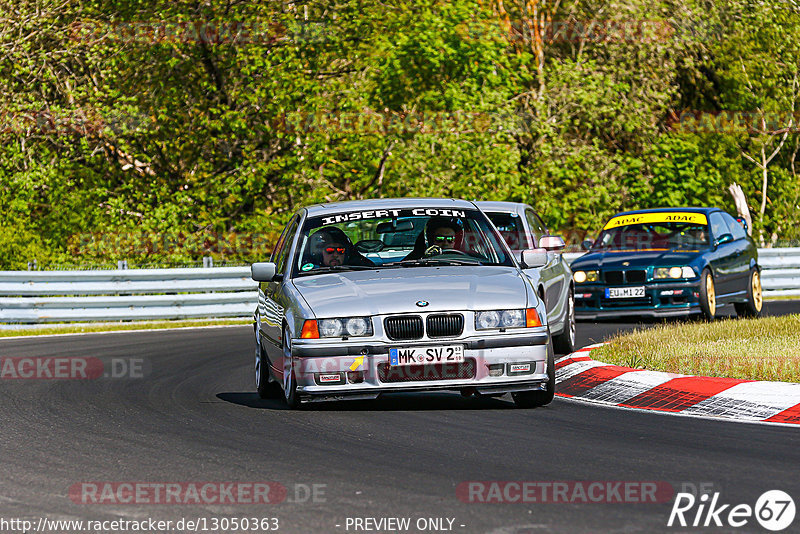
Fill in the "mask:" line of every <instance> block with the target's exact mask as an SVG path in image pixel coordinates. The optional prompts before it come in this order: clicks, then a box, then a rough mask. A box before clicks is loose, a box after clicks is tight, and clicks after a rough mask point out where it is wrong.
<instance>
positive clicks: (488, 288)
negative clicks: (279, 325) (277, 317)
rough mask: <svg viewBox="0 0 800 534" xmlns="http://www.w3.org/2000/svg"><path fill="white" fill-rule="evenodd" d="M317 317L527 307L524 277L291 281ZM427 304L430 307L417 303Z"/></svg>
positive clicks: (480, 274) (388, 274)
mask: <svg viewBox="0 0 800 534" xmlns="http://www.w3.org/2000/svg"><path fill="white" fill-rule="evenodd" d="M292 282H293V283H294V286H295V287H296V288H297V290H298V291H299V292H300V294H301V295H302V296H303V298H304V299H305V300H306V302H307V303H308V305H309V306H310V307H311V310H312V311H313V312H314V315H315V316H317V317H348V316H366V315H380V314H387V313H413V312H417V313H424V312H433V311H452V310H475V309H478V310H497V309H515V308H525V307H527V306H528V302H527V300H528V291H527V290H526V283H527V282H525V280H524V279H523V277H522V275H521V274H520V273H519V271H517V270H516V269H514V268H512V267H493V266H481V267H464V266H452V267H451V266H446V267H408V268H398V269H384V270H381V271H349V272H342V273H328V274H320V275H316V276H308V277H299V278H294V279H293V280H292ZM418 301H427V302H428V303H429V304H428V306H425V307H419V306H417V305H416V303H417V302H418Z"/></svg>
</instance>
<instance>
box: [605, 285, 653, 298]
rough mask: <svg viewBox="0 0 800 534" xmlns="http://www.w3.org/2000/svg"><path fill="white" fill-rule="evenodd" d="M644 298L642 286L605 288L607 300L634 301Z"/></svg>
mask: <svg viewBox="0 0 800 534" xmlns="http://www.w3.org/2000/svg"><path fill="white" fill-rule="evenodd" d="M641 297H644V286H639V287H607V288H606V298H607V299H635V298H641Z"/></svg>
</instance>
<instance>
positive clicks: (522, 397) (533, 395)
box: [511, 340, 556, 408]
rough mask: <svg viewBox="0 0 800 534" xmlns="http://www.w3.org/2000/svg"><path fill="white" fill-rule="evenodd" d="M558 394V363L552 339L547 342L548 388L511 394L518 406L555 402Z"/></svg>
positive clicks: (542, 404)
mask: <svg viewBox="0 0 800 534" xmlns="http://www.w3.org/2000/svg"><path fill="white" fill-rule="evenodd" d="M555 394H556V363H555V354H554V352H553V343H552V340H550V341H548V342H547V390H545V391H518V392H516V393H512V394H511V398H512V399H514V404H516V405H517V407H518V408H536V407H539V406H546V405H547V404H550V403H551V402H553V397H554V396H555Z"/></svg>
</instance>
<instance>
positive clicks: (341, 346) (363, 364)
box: [292, 327, 548, 401]
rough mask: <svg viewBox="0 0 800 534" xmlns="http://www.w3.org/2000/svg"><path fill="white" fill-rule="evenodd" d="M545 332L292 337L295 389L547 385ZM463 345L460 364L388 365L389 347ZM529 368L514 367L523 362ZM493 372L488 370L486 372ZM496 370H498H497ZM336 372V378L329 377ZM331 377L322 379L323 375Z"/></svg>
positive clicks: (367, 393)
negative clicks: (408, 337)
mask: <svg viewBox="0 0 800 534" xmlns="http://www.w3.org/2000/svg"><path fill="white" fill-rule="evenodd" d="M547 343H548V333H547V329H546V328H545V327H540V328H530V329H525V330H524V331H519V332H514V333H503V334H501V335H497V334H489V335H481V336H478V335H473V336H470V337H463V338H459V339H435V340H434V339H427V338H425V339H420V340H416V341H411V342H408V341H403V342H393V341H390V340H388V339H387V340H374V339H370V340H362V341H359V340H358V339H357V338H351V339H349V340H341V339H335V340H324V339H323V340H320V339H314V340H306V339H295V340H293V342H292V366H293V368H294V369H295V378H296V380H297V391H298V393H299V394H300V395H301V398H303V397H305V400H310V401H313V400H340V399H362V398H375V397H377V396H378V395H379V394H381V393H387V392H398V391H435V390H458V391H461V392H462V393H470V394H476V395H499V394H503V393H507V392H514V391H527V390H535V389H545V388H546V383H547V380H548V375H547ZM445 345H462V346H463V347H464V359H465V363H464V364H463V365H461V364H456V363H445V364H438V365H414V366H395V367H391V366H389V349H391V348H403V347H412V346H413V347H418V346H425V347H437V346H445ZM526 364H529V367H528V369H527V370H523V371H521V372H520V371H518V370H517V371H515V369H518V368H517V367H514V368H512V365H515V366H519V365H521V366H522V368H523V369H524V367H525V365H526ZM490 371H492V373H493V374H497V376H492V375H491V374H490ZM498 372H499V374H498ZM337 375H338V379H337V380H335V381H334V380H333V379H334V377H336V376H337ZM323 377H324V379H325V380H331V381H333V383H322V379H323Z"/></svg>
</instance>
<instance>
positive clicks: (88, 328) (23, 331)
mask: <svg viewBox="0 0 800 534" xmlns="http://www.w3.org/2000/svg"><path fill="white" fill-rule="evenodd" d="M252 323H253V321H252V319H185V320H177V321H136V322H130V323H100V324H76V325H70V324H59V325H53V326H43V327H36V328H19V329H17V328H14V329H0V338H3V337H13V336H47V335H53V334H77V333H86V332H116V331H120V330H163V329H166V328H190V327H198V326H221V325H249V324H252Z"/></svg>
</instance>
